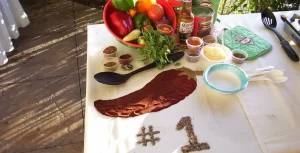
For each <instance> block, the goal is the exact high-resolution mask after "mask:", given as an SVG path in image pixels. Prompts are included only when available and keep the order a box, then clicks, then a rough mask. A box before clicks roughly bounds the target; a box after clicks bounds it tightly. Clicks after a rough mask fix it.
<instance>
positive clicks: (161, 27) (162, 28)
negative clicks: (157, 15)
mask: <svg viewBox="0 0 300 153" xmlns="http://www.w3.org/2000/svg"><path fill="white" fill-rule="evenodd" d="M156 28H157V30H158V31H159V32H160V33H161V34H164V35H170V34H171V33H172V31H173V28H172V27H171V26H170V25H168V24H158V25H157V26H156Z"/></svg>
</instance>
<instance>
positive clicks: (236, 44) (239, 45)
mask: <svg viewBox="0 0 300 153" xmlns="http://www.w3.org/2000/svg"><path fill="white" fill-rule="evenodd" d="M224 40H225V41H224V45H225V46H227V47H228V48H230V49H231V50H233V49H242V50H244V51H246V52H247V53H248V58H247V59H248V60H255V59H257V58H258V57H260V56H262V55H263V54H265V53H267V52H269V51H271V50H272V45H271V44H270V43H269V42H267V41H266V40H264V39H263V38H261V37H259V36H258V35H256V34H255V33H253V32H252V31H249V30H248V29H246V28H244V27H241V26H236V27H234V28H233V29H231V30H225V32H224ZM218 41H219V42H220V43H221V42H222V36H221V35H220V36H218Z"/></svg>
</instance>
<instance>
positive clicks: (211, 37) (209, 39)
mask: <svg viewBox="0 0 300 153" xmlns="http://www.w3.org/2000/svg"><path fill="white" fill-rule="evenodd" d="M202 40H203V42H204V45H209V44H214V43H217V37H215V36H214V35H206V36H204V37H203V38H202Z"/></svg>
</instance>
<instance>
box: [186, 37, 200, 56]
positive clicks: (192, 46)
mask: <svg viewBox="0 0 300 153" xmlns="http://www.w3.org/2000/svg"><path fill="white" fill-rule="evenodd" d="M186 44H187V47H188V51H189V53H192V54H194V53H195V54H196V53H197V54H198V53H199V52H200V49H201V47H202V45H203V40H202V39H201V38H199V37H189V38H188V39H187V40H186Z"/></svg>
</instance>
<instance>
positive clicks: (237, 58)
mask: <svg viewBox="0 0 300 153" xmlns="http://www.w3.org/2000/svg"><path fill="white" fill-rule="evenodd" d="M247 57H248V54H247V52H245V51H244V50H242V49H234V50H232V62H233V63H236V64H243V63H244V62H245V60H246V59H247Z"/></svg>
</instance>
